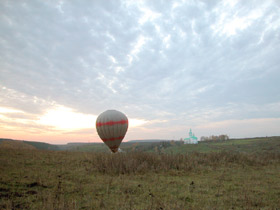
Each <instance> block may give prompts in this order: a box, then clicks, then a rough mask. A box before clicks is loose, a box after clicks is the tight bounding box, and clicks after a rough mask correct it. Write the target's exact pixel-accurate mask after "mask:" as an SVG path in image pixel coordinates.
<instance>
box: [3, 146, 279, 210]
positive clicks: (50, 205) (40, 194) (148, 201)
mask: <svg viewBox="0 0 280 210" xmlns="http://www.w3.org/2000/svg"><path fill="white" fill-rule="evenodd" d="M0 162H1V165H0V199H1V200H0V209H42V210H43V209H48V210H51V209H54V210H59V209H65V210H66V209H67V210H72V209H277V208H280V200H279V197H280V186H279V183H280V176H279V171H280V154H279V153H262V154H261V155H260V154H239V153H229V152H219V153H208V154H201V153H193V154H187V155H168V154H153V153H126V154H125V153H121V154H102V153H100V154H94V153H80V152H50V151H37V150H7V149H5V150H3V149H2V150H0Z"/></svg>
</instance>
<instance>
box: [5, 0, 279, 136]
mask: <svg viewBox="0 0 280 210" xmlns="http://www.w3.org/2000/svg"><path fill="white" fill-rule="evenodd" d="M0 12H1V17H0V18H1V21H0V29H1V31H2V32H3V33H1V35H0V44H1V50H0V85H1V87H0V88H1V89H0V106H1V107H6V108H9V109H15V110H21V111H22V112H24V113H21V114H20V113H6V114H5V120H3V119H4V118H3V119H2V121H3V123H4V122H5V121H6V120H8V119H10V120H11V119H13V120H17V119H18V120H17V121H18V122H19V121H20V119H24V118H26V120H32V119H35V118H40V116H43V115H44V114H45V113H47V112H48V110H54V109H55V107H56V106H57V105H61V106H63V107H67V108H69V109H71V110H75V112H77V113H79V114H81V115H83V116H84V115H88V116H97V115H98V114H99V113H101V112H103V111H104V110H106V109H112V108H113V109H118V110H121V111H123V112H124V113H126V114H127V115H128V116H129V117H130V118H132V119H138V120H139V119H141V120H142V121H141V122H145V123H142V124H141V126H139V127H138V128H134V131H135V132H136V131H137V129H139V132H138V133H139V135H140V136H147V135H146V134H143V132H140V127H141V129H146V131H147V133H149V135H151V136H154V137H156V136H159V133H165V134H166V135H167V136H168V135H169V134H168V132H169V133H176V132H178V133H180V132H181V133H182V132H183V131H182V129H185V128H184V127H192V126H199V125H200V124H202V123H208V122H209V123H211V122H215V123H216V122H219V121H221V122H223V121H225V120H244V119H247V120H250V119H260V118H263V119H266V118H275V117H276V118H279V114H280V110H279V102H280V94H279V91H278V89H279V82H278V80H277V79H278V78H279V77H280V72H279V69H278V67H279V64H280V63H279V59H278V57H279V56H278V55H279V51H280V44H279V43H280V42H279V31H280V30H279V28H280V15H279V14H280V9H279V5H278V4H277V3H276V2H275V1H246V2H244V1H230V2H229V1H200V2H192V1H179V0H178V1H172V2H164V1H162V2H159V1H139V2H138V1H137V2H135V1H111V2H110V3H109V4H108V3H107V2H102V1H93V2H67V1H60V2H54V1H48V2H9V1H1V3H0ZM271 107H273V108H271ZM69 116H70V115H69ZM156 121H158V122H162V123H160V124H157V123H154V124H153V123H150V124H149V123H148V122H156ZM146 122H147V123H146ZM157 126H158V127H157ZM42 129H43V127H42ZM135 129H136V130H135ZM153 129H154V132H152V130H153ZM141 131H143V130H141ZM148 131H151V132H148ZM198 132H199V131H198ZM196 133H197V132H196ZM135 135H136V134H135ZM137 135H138V134H137ZM263 135H264V134H263ZM132 137H133V136H131V138H132Z"/></svg>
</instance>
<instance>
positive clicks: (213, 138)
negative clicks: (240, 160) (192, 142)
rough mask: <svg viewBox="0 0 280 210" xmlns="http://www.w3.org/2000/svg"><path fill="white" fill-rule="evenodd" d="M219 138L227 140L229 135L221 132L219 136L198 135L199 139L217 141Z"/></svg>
mask: <svg viewBox="0 0 280 210" xmlns="http://www.w3.org/2000/svg"><path fill="white" fill-rule="evenodd" d="M219 140H220V141H225V140H229V136H228V135H226V134H222V135H219V136H215V135H212V136H201V137H200V141H219Z"/></svg>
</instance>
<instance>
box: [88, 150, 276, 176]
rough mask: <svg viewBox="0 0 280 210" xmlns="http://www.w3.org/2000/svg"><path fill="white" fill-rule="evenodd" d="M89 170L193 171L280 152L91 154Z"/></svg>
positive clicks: (272, 157) (266, 159) (258, 161)
mask: <svg viewBox="0 0 280 210" xmlns="http://www.w3.org/2000/svg"><path fill="white" fill-rule="evenodd" d="M87 161H88V163H90V164H91V167H90V169H91V170H93V171H97V172H99V173H102V174H115V175H120V174H143V173H147V172H156V173H159V172H168V171H172V170H177V171H184V172H189V171H194V170H199V169H204V170H205V169H211V168H216V167H218V166H223V165H234V164H239V165H240V164H241V165H244V166H246V165H249V166H261V165H267V164H271V163H273V162H279V161H280V154H279V153H262V154H261V155H258V154H241V153H230V152H215V153H208V154H203V153H192V154H184V155H182V154H176V155H174V154H154V153H143V152H137V153H126V154H124V153H119V154H88V156H87Z"/></svg>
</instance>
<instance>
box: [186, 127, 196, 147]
mask: <svg viewBox="0 0 280 210" xmlns="http://www.w3.org/2000/svg"><path fill="white" fill-rule="evenodd" d="M197 143H198V141H197V137H196V136H195V135H194V133H193V132H192V129H190V132H189V138H185V139H184V144H197Z"/></svg>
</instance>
